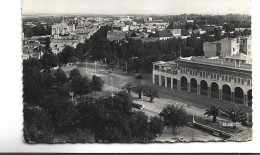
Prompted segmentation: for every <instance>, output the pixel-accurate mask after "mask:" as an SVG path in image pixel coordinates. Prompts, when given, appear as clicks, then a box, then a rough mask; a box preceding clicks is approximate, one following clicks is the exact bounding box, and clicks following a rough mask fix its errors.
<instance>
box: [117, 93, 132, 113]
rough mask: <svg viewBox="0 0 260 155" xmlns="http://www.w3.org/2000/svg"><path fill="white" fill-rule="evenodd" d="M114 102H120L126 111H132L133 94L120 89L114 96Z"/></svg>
mask: <svg viewBox="0 0 260 155" xmlns="http://www.w3.org/2000/svg"><path fill="white" fill-rule="evenodd" d="M113 103H118V105H119V106H120V107H122V109H123V111H124V113H130V112H131V109H132V103H133V96H132V94H130V93H127V92H125V91H120V92H119V93H116V94H115V96H114V97H113Z"/></svg>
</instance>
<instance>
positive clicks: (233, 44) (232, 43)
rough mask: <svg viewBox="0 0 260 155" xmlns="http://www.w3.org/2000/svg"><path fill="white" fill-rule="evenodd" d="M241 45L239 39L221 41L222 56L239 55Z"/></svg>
mask: <svg viewBox="0 0 260 155" xmlns="http://www.w3.org/2000/svg"><path fill="white" fill-rule="evenodd" d="M239 49H240V45H239V39H237V38H224V39H221V56H232V55H235V54H238V53H239Z"/></svg>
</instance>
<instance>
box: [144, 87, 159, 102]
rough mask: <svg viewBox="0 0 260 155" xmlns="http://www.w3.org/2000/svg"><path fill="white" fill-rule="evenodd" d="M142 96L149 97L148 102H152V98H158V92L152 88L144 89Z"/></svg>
mask: <svg viewBox="0 0 260 155" xmlns="http://www.w3.org/2000/svg"><path fill="white" fill-rule="evenodd" d="M144 96H147V97H150V102H153V99H154V98H155V97H158V98H159V94H158V92H157V91H155V90H152V89H149V90H146V91H145V93H144Z"/></svg>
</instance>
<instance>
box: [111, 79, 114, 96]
mask: <svg viewBox="0 0 260 155" xmlns="http://www.w3.org/2000/svg"><path fill="white" fill-rule="evenodd" d="M111 87H112V97H113V96H114V94H113V91H114V88H113V77H111Z"/></svg>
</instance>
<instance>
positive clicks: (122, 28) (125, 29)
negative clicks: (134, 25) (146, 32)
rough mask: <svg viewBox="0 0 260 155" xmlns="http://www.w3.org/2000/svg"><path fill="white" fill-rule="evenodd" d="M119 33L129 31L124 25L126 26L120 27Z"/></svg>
mask: <svg viewBox="0 0 260 155" xmlns="http://www.w3.org/2000/svg"><path fill="white" fill-rule="evenodd" d="M121 31H123V32H125V31H129V26H128V25H126V26H123V27H121Z"/></svg>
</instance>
